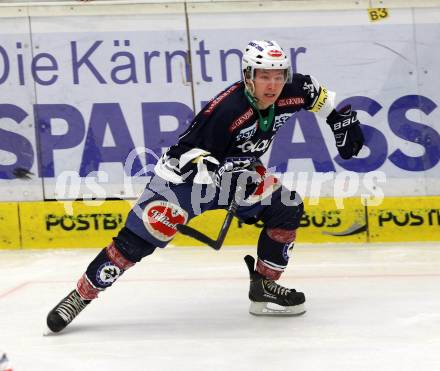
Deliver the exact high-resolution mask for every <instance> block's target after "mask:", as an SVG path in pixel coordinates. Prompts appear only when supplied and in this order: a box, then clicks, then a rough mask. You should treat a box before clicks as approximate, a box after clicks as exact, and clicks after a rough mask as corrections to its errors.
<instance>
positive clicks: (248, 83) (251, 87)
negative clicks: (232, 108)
mask: <svg viewBox="0 0 440 371" xmlns="http://www.w3.org/2000/svg"><path fill="white" fill-rule="evenodd" d="M244 86H245V87H246V93H247V97H248V99H251V100H252V103H254V104H255V105H256V104H257V102H258V98H257V97H255V95H254V93H255V84H254V82H253V81H252V80H251V79H246V80H245V82H244Z"/></svg>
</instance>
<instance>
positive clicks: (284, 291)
mask: <svg viewBox="0 0 440 371" xmlns="http://www.w3.org/2000/svg"><path fill="white" fill-rule="evenodd" d="M264 286H265V287H266V289H267V290H268V291H270V292H272V293H273V294H276V295H281V296H287V295H289V294H290V291H291V290H290V289H288V288H287V287H284V286H281V285H278V284H277V283H275V281H272V280H264Z"/></svg>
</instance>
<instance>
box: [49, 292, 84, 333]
mask: <svg viewBox="0 0 440 371" xmlns="http://www.w3.org/2000/svg"><path fill="white" fill-rule="evenodd" d="M90 302H91V300H84V299H83V298H82V297H81V296H80V295H79V294H78V291H76V290H73V291H72V292H71V293H70V294H69V295H67V296H66V297H65V298H64V299H63V300H61V301H60V302H59V303H58V304H57V305H56V306H55V308H53V309H52V310H51V311H50V312H49V314H48V315H47V326H48V327H49V329H50V330H51V331H52V332H60V331H61V330H62V329H64V328H65V327H66V326H67V325H68V324H69V323H70V322H72V321H73V319H74V318H75V317H76V316H77V315H78V314H79V313H80V312H81V311H82V310H83V309H84V308H85V307H86V306H87V305H88V304H89V303H90Z"/></svg>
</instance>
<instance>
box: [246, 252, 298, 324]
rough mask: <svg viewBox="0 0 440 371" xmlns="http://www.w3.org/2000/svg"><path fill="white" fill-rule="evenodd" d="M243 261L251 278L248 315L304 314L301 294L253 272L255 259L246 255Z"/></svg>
mask: <svg viewBox="0 0 440 371" xmlns="http://www.w3.org/2000/svg"><path fill="white" fill-rule="evenodd" d="M244 261H245V262H246V265H247V267H248V269H249V274H250V277H251V284H250V288H249V299H250V300H251V305H250V307H249V313H250V314H253V315H256V316H298V315H300V314H304V313H305V312H306V310H305V308H304V302H305V301H306V299H305V296H304V294H303V293H302V292H296V291H295V290H294V289H288V288H286V287H283V286H280V285H278V284H277V283H276V282H275V281H273V280H270V279H267V278H265V277H264V276H262V275H261V274H260V273H258V272H257V271H255V269H254V266H255V259H254V258H253V257H252V256H250V255H246V256H245V258H244Z"/></svg>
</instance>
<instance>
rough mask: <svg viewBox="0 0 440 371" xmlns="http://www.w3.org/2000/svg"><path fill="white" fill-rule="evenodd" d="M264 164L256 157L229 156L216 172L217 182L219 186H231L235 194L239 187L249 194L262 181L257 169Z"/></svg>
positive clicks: (231, 192)
mask: <svg viewBox="0 0 440 371" xmlns="http://www.w3.org/2000/svg"><path fill="white" fill-rule="evenodd" d="M257 166H262V165H261V162H260V161H259V160H257V159H256V158H255V157H227V158H226V159H225V160H224V161H223V162H222V163H221V164H220V165H219V167H218V169H217V171H216V174H215V184H216V186H217V187H219V188H225V187H226V188H229V193H230V194H231V195H234V194H235V192H236V190H237V187H238V186H239V185H240V187H241V189H242V190H244V191H245V195H249V194H251V193H253V192H254V191H255V189H256V188H257V186H258V184H259V183H260V182H261V179H262V177H261V175H260V174H259V173H258V171H257V170H256V167H257Z"/></svg>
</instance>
